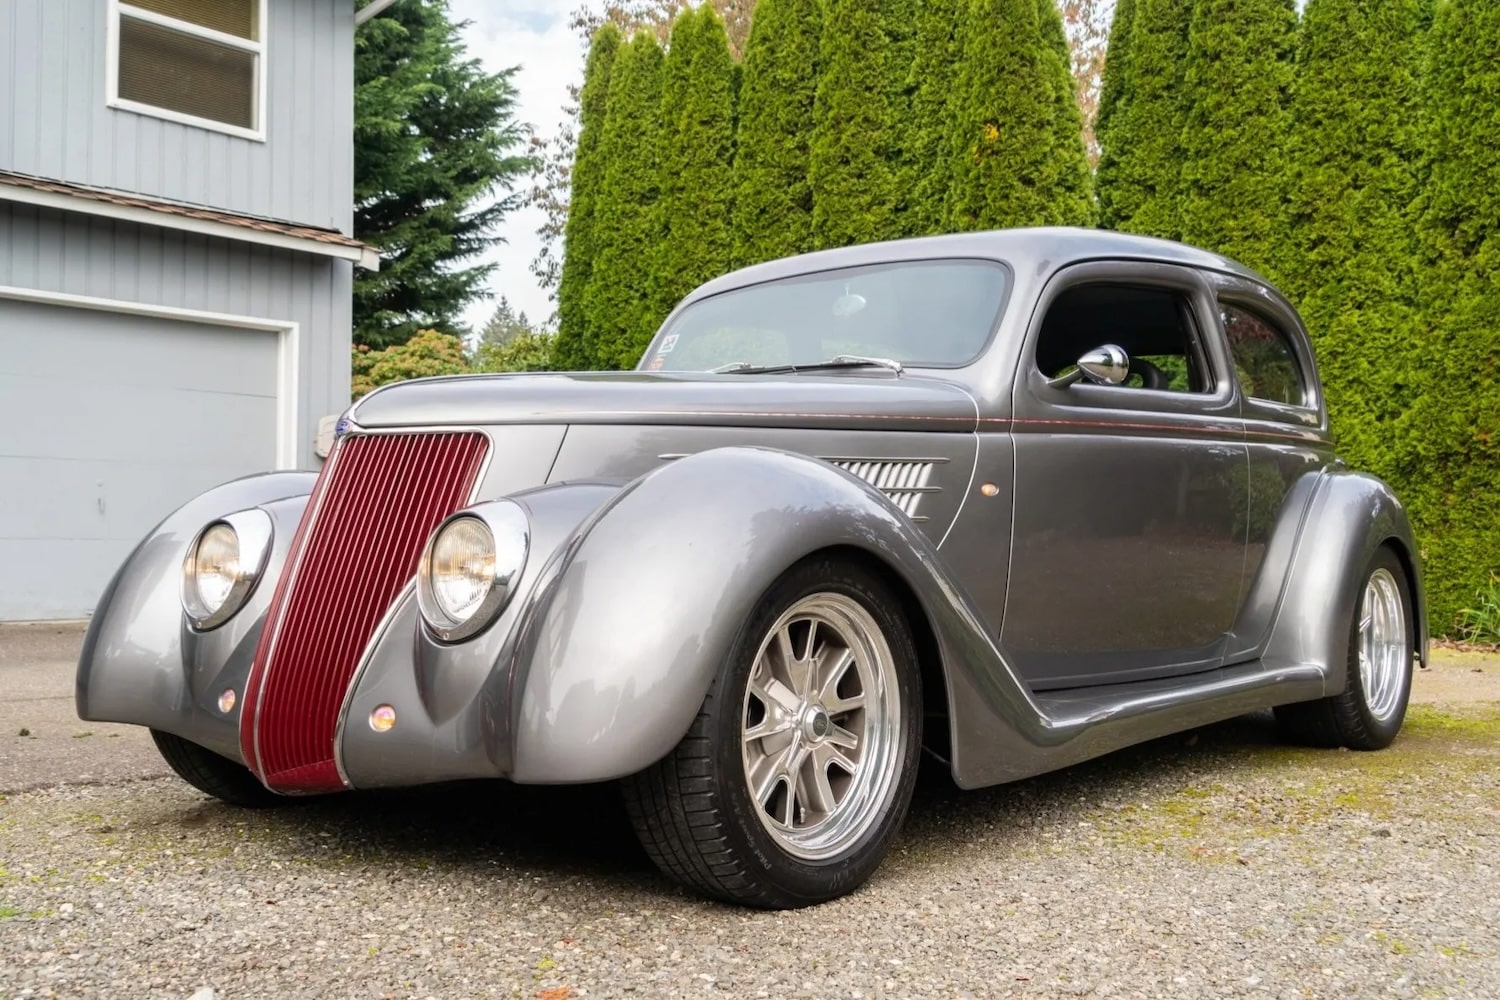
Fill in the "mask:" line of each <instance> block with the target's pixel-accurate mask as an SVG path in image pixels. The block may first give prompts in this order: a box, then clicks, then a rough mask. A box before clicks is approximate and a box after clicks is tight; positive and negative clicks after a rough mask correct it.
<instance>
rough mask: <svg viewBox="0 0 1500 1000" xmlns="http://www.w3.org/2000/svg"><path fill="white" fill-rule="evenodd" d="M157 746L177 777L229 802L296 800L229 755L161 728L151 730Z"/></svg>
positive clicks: (249, 804) (252, 805) (261, 804)
mask: <svg viewBox="0 0 1500 1000" xmlns="http://www.w3.org/2000/svg"><path fill="white" fill-rule="evenodd" d="M151 738H152V739H153V740H155V741H156V749H157V750H159V751H161V755H162V758H163V759H164V760H165V761H166V762H167V764H168V765H169V766H170V767H171V768H172V770H173V771H176V772H177V776H178V777H179V778H181V779H182V780H183V781H186V782H187V783H188V784H190V785H192V786H193V787H194V788H196V789H198V791H200V792H206V793H208V794H209V795H212V796H213V797H214V798H216V799H222V800H223V801H225V802H228V803H229V804H230V805H235V806H247V807H249V808H253V809H255V808H263V807H265V806H274V805H280V804H282V803H284V802H290V801H293V800H291V799H288V798H287V797H285V796H282V795H277V794H276V793H275V792H272V791H271V790H270V789H268V788H266V786H265V785H262V784H261V783H260V781H259V780H258V779H257V778H256V777H255V775H253V774H251V773H250V769H249V768H247V767H245V766H244V765H243V764H239V763H236V762H235V761H232V760H230V759H229V758H228V757H221V756H219V755H218V754H216V753H214V752H213V751H212V750H209V749H206V748H204V747H201V746H199V745H198V744H196V743H193V742H191V741H189V740H185V739H183V738H182V737H181V736H173V735H172V734H171V733H164V732H161V731H160V730H157V729H153V730H151Z"/></svg>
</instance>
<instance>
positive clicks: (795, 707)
mask: <svg viewBox="0 0 1500 1000" xmlns="http://www.w3.org/2000/svg"><path fill="white" fill-rule="evenodd" d="M921 719H922V706H921V683H920V673H919V670H918V665H917V658H916V650H915V648H914V646H913V643H912V639H911V634H910V631H909V629H908V628H907V625H906V623H905V620H904V618H903V617H902V612H901V607H900V604H899V603H898V602H897V601H896V599H895V597H894V595H892V594H891V592H890V590H889V588H887V587H886V586H885V585H884V583H883V582H882V581H881V580H880V578H879V577H878V576H876V575H875V574H873V573H871V572H870V571H869V570H867V569H866V568H865V567H863V566H862V565H860V564H859V563H856V562H852V561H848V560H842V559H828V558H814V559H811V560H808V561H806V562H803V563H801V564H799V565H797V566H796V567H793V569H791V570H790V571H788V572H787V573H786V574H785V575H784V576H782V577H781V579H780V580H778V581H777V582H776V583H775V584H773V585H772V586H771V588H770V589H769V590H768V591H767V592H766V594H765V596H764V597H763V598H762V599H761V601H760V603H759V604H758V605H757V607H756V609H755V611H754V612H753V613H752V614H751V616H750V619H749V621H747V622H746V624H745V626H744V628H743V629H742V630H741V633H740V636H739V638H738V639H737V640H736V643H735V646H734V648H733V650H732V652H731V654H730V656H729V657H728V659H726V660H725V662H724V663H723V665H722V666H721V667H720V670H719V673H718V676H717V677H716V678H715V679H714V682H713V685H712V687H711V688H710V689H709V693H708V696H707V697H706V698H705V699H704V702H703V707H702V709H701V710H700V711H699V713H698V717H697V719H696V720H694V722H693V726H692V728H691V729H690V730H689V732H688V734H687V736H685V737H684V738H683V740H682V742H681V743H680V744H679V745H678V746H677V748H676V750H674V751H673V752H672V753H671V754H670V755H669V756H668V757H667V758H666V759H664V760H662V761H661V762H659V763H658V764H656V765H654V766H653V767H651V768H649V769H647V770H646V771H643V772H641V773H640V774H637V775H635V776H633V777H631V778H628V779H626V780H625V782H624V783H623V787H624V792H625V800H626V806H627V808H628V810H629V812H630V817H631V821H632V823H633V824H634V826H635V829H636V833H637V835H638V836H639V837H640V840H641V843H642V845H643V846H644V847H645V849H646V852H647V854H649V855H650V856H651V859H652V860H653V861H654V862H655V863H656V864H657V865H658V867H660V868H661V869H662V870H663V871H664V872H666V873H667V874H668V875H670V876H672V877H673V878H675V879H677V880H678V881H680V882H683V883H684V884H686V885H688V886H690V887H691V888H694V889H696V890H698V891H700V892H703V893H706V894H708V895H711V896H715V897H718V898H720V899H726V900H729V901H731V902H736V903H742V904H745V905H749V906H760V907H767V908H778V909H779V908H788V907H796V906H805V905H808V904H810V903H819V902H823V901H825V900H829V899H833V898H835V897H837V896H841V895H843V894H844V893H847V892H849V891H851V890H853V889H855V888H856V887H858V886H859V885H860V884H861V883H863V882H864V881H865V879H867V878H868V877H869V876H870V874H871V873H872V872H873V871H874V870H875V869H876V867H878V866H879V864H880V862H881V859H882V858H884V856H885V854H886V852H887V851H888V850H889V849H890V846H891V842H892V841H893V840H894V839H895V837H896V834H897V832H898V831H899V829H900V826H901V821H902V820H903V818H904V817H905V815H906V809H907V805H908V804H909V802H910V801H911V792H912V786H913V784H914V782H915V780H916V771H917V768H916V763H917V752H918V749H919V747H920V744H921Z"/></svg>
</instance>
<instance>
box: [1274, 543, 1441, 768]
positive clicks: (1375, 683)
mask: <svg viewBox="0 0 1500 1000" xmlns="http://www.w3.org/2000/svg"><path fill="white" fill-rule="evenodd" d="M1364 581H1365V582H1364V586H1363V587H1362V588H1361V589H1360V592H1359V593H1360V596H1359V598H1358V599H1357V600H1356V601H1355V605H1354V615H1353V621H1352V622H1351V623H1350V626H1349V659H1348V663H1347V667H1346V670H1345V676H1346V682H1345V686H1344V690H1343V692H1342V693H1340V694H1336V695H1333V696H1331V697H1328V698H1321V699H1319V700H1317V701H1309V702H1299V703H1297V704H1295V705H1282V706H1281V707H1279V708H1277V709H1276V721H1277V722H1278V723H1279V724H1280V725H1281V726H1282V728H1283V729H1285V730H1286V731H1287V732H1288V733H1289V734H1290V735H1292V736H1293V737H1294V738H1296V739H1298V740H1300V741H1302V742H1306V743H1311V744H1313V745H1314V746H1328V747H1337V746H1344V747H1348V748H1349V749H1351V750H1383V749H1385V748H1386V747H1388V746H1390V745H1391V742H1392V741H1393V740H1395V738H1396V734H1397V733H1398V732H1400V731H1401V723H1402V722H1403V721H1404V720H1405V719H1406V704H1407V700H1408V698H1410V696H1411V676H1412V662H1413V660H1414V659H1415V651H1416V643H1415V641H1414V639H1413V636H1414V633H1415V624H1414V621H1415V618H1414V615H1413V614H1412V604H1411V586H1410V584H1409V583H1408V582H1407V579H1406V568H1405V567H1404V566H1402V565H1401V560H1400V559H1398V558H1397V557H1396V553H1395V552H1393V551H1391V550H1390V549H1389V548H1384V547H1382V548H1380V549H1379V550H1377V551H1376V553H1375V555H1374V557H1373V558H1371V560H1370V564H1369V565H1368V566H1367V567H1366V568H1365V577H1364Z"/></svg>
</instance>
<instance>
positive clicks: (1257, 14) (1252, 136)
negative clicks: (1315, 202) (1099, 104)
mask: <svg viewBox="0 0 1500 1000" xmlns="http://www.w3.org/2000/svg"><path fill="white" fill-rule="evenodd" d="M1296 29H1297V11H1296V9H1295V7H1293V0H1201V2H1200V3H1199V4H1198V5H1197V6H1196V8H1195V9H1194V10H1193V17H1192V25H1191V27H1190V29H1189V33H1188V54H1187V62H1186V68H1185V75H1186V83H1187V91H1186V92H1187V94H1188V95H1189V98H1190V102H1189V104H1188V110H1187V117H1186V122H1185V127H1184V129H1183V133H1182V156H1183V160H1184V166H1183V190H1182V238H1183V239H1184V240H1185V241H1186V242H1188V243H1195V244H1197V245H1199V246H1202V247H1205V248H1207V249H1210V250H1214V251H1216V252H1218V253H1223V254H1227V255H1228V256H1230V257H1233V258H1235V259H1237V260H1239V261H1240V262H1241V263H1243V264H1246V265H1248V266H1250V267H1253V268H1256V269H1258V270H1260V271H1262V272H1263V273H1265V274H1267V275H1269V276H1270V277H1272V278H1276V277H1278V276H1279V275H1280V274H1281V273H1282V271H1283V270H1284V263H1285V262H1284V260H1278V256H1280V255H1282V249H1281V247H1282V233H1283V230H1284V226H1285V221H1286V215H1285V206H1284V197H1285V193H1286V173H1285V169H1284V164H1283V160H1282V157H1283V155H1284V153H1285V151H1286V141H1287V126H1288V124H1289V115H1288V102H1289V97H1290V92H1291V84H1292V73H1293V69H1292V50H1293V46H1294V44H1295V41H1296ZM1140 72H1144V70H1141V71H1140ZM1139 79H1140V77H1139V76H1137V80H1138V81H1139Z"/></svg>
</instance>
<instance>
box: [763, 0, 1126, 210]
mask: <svg viewBox="0 0 1500 1000" xmlns="http://www.w3.org/2000/svg"><path fill="white" fill-rule="evenodd" d="M768 2H770V0H761V5H762V7H764V5H765V4H766V3H768ZM1126 2H1130V0H1126ZM964 7H965V0H927V2H926V3H924V4H923V5H922V9H921V14H920V16H919V20H918V24H917V41H916V46H915V52H914V54H913V57H912V68H911V89H912V91H913V95H912V105H911V116H910V119H911V124H912V128H911V129H910V130H909V131H908V133H907V137H908V138H907V142H908V143H909V144H910V147H911V164H910V173H909V174H908V175H907V176H906V177H905V178H903V179H902V185H903V186H904V187H905V188H906V189H907V190H909V191H910V192H911V201H910V204H909V205H908V207H907V218H906V219H905V220H904V226H903V228H904V230H905V231H906V233H907V234H908V235H911V236H923V235H927V234H930V233H938V232H942V231H943V230H944V229H945V228H946V224H947V215H946V209H947V200H948V178H949V177H950V176H951V173H950V172H951V169H952V165H953V164H952V158H953V127H952V114H953V86H954V82H955V80H956V79H957V76H958V62H959V57H960V55H961V54H962V52H963V38H962V35H961V34H960V31H959V28H960V25H961V24H962V23H963V11H964Z"/></svg>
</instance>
